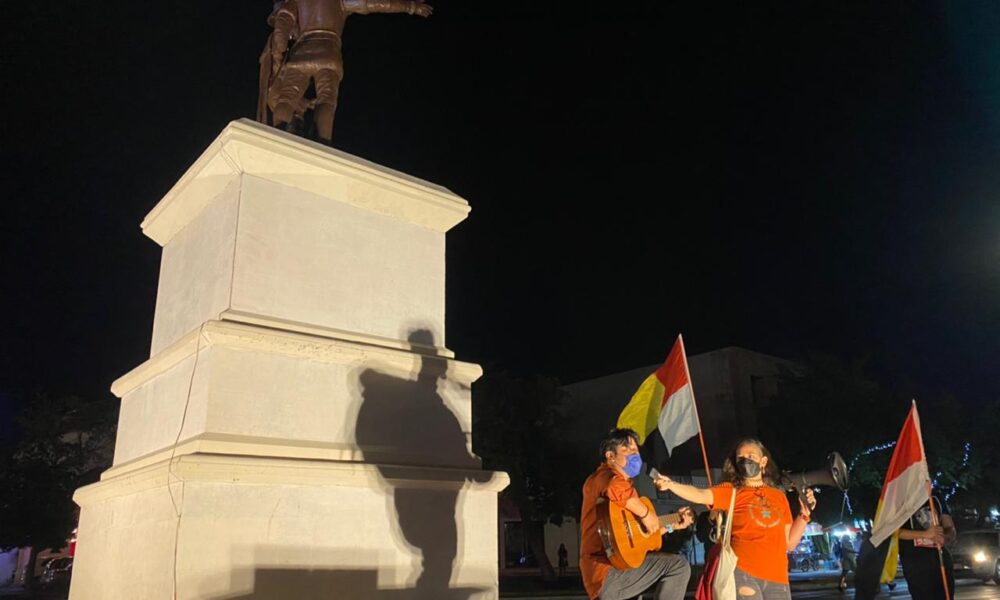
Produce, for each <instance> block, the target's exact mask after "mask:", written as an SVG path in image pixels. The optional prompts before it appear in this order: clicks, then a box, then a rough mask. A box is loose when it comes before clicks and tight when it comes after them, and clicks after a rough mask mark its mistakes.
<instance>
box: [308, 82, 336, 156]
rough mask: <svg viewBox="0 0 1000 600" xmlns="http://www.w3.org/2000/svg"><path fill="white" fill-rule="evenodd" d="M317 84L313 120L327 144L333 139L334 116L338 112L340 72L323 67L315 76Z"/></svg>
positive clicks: (318, 133) (320, 136) (322, 139)
mask: <svg viewBox="0 0 1000 600" xmlns="http://www.w3.org/2000/svg"><path fill="white" fill-rule="evenodd" d="M313 81H314V82H315V84H316V110H315V112H314V113H313V120H314V121H315V123H316V135H317V136H318V137H319V139H320V141H323V142H325V143H327V144H329V143H330V141H331V140H332V139H333V116H334V113H336V112H337V97H338V95H339V93H340V74H339V73H337V72H336V71H334V70H333V69H323V70H322V71H319V72H318V73H316V75H314V76H313Z"/></svg>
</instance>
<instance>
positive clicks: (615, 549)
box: [597, 497, 681, 571]
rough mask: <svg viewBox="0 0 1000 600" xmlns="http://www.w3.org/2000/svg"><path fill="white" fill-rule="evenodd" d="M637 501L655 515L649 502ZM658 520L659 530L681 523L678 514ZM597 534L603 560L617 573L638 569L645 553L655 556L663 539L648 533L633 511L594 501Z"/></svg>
mask: <svg viewBox="0 0 1000 600" xmlns="http://www.w3.org/2000/svg"><path fill="white" fill-rule="evenodd" d="M639 500H640V501H642V503H643V504H645V505H646V508H648V509H649V510H652V511H653V514H656V511H655V509H654V508H653V503H652V502H651V501H650V499H649V498H645V497H643V498H639ZM657 519H658V520H659V521H660V526H661V527H666V526H668V525H677V524H678V523H680V522H681V516H680V515H679V514H678V513H672V514H669V515H664V516H662V517H660V516H658V517H657ZM597 534H598V535H599V536H600V537H601V543H602V544H603V546H604V554H605V556H607V557H608V560H609V561H611V566H613V567H614V568H616V569H618V570H619V571H624V570H625V569H634V568H635V567H638V566H639V565H641V564H642V561H643V560H644V559H645V558H646V553H648V552H656V551H657V550H659V549H660V547H661V546H662V545H663V536H662V535H660V534H659V533H650V532H649V531H647V530H646V528H645V527H643V526H642V523H641V522H640V521H639V519H637V518H636V517H635V515H634V514H632V511H630V510H628V509H625V508H623V507H621V506H618V505H616V504H614V503H612V502H608V500H607V498H599V499H598V501H597Z"/></svg>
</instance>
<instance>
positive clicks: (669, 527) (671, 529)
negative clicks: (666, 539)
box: [667, 525, 674, 533]
mask: <svg viewBox="0 0 1000 600" xmlns="http://www.w3.org/2000/svg"><path fill="white" fill-rule="evenodd" d="M673 532H674V526H673V525H667V533H673Z"/></svg>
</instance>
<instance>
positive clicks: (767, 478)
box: [722, 438, 781, 487]
mask: <svg viewBox="0 0 1000 600" xmlns="http://www.w3.org/2000/svg"><path fill="white" fill-rule="evenodd" d="M747 444H752V445H754V446H757V449H758V450H760V455H761V456H762V457H767V466H766V467H764V472H763V473H761V478H762V479H763V480H764V485H770V486H777V485H778V482H779V481H780V480H781V472H780V471H778V465H777V463H775V462H774V457H773V456H771V453H770V452H768V450H767V448H765V447H764V444H762V443H761V442H760V440H758V439H755V438H743V439H742V440H740V441H738V442H736V445H735V446H733V449H732V451H730V452H729V455H728V456H726V462H724V463H722V481H728V482H729V483H731V484H733V486H734V487H743V476H742V475H740V473H739V471H737V470H736V453H737V452H739V451H740V448H742V447H743V446H746V445H747Z"/></svg>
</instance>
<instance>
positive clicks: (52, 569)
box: [39, 556, 73, 587]
mask: <svg viewBox="0 0 1000 600" xmlns="http://www.w3.org/2000/svg"><path fill="white" fill-rule="evenodd" d="M72 574H73V559H72V558H71V557H69V556H60V557H59V558H53V559H52V560H50V561H48V562H47V563H45V566H44V567H42V575H41V577H40V578H39V581H40V582H41V584H42V585H43V586H47V587H63V586H65V587H69V579H70V577H71V576H72Z"/></svg>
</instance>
